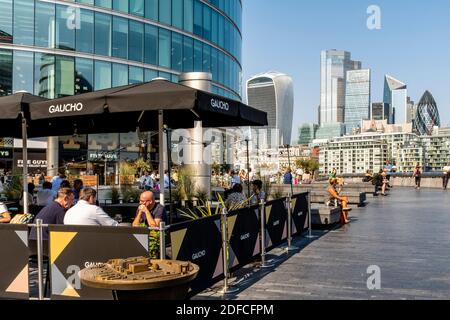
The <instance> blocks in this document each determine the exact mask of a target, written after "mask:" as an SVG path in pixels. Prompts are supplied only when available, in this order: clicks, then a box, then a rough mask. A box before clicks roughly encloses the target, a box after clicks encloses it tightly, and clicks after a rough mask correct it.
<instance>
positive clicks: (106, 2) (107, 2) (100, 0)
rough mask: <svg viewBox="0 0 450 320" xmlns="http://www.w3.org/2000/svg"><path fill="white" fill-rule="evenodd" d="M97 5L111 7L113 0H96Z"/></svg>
mask: <svg viewBox="0 0 450 320" xmlns="http://www.w3.org/2000/svg"><path fill="white" fill-rule="evenodd" d="M95 5H96V6H98V7H104V8H108V9H111V8H112V1H111V0H95Z"/></svg>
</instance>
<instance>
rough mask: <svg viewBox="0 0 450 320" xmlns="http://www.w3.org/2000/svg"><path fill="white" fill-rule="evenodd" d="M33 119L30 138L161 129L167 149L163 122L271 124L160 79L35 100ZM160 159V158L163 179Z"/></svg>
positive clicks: (235, 104)
mask: <svg viewBox="0 0 450 320" xmlns="http://www.w3.org/2000/svg"><path fill="white" fill-rule="evenodd" d="M30 118H31V124H30V129H29V135H30V136H32V137H40V136H59V135H72V134H74V133H78V134H89V133H108V132H133V131H136V130H140V131H142V132H145V131H158V132H159V134H160V148H165V146H164V145H163V143H162V138H161V137H162V136H163V132H164V128H163V126H164V125H166V126H167V127H168V128H170V129H180V128H186V129H187V128H193V127H194V124H195V121H202V126H203V127H205V128H215V127H239V126H266V125H267V124H268V122H267V114H266V113H265V112H262V111H259V110H256V109H254V108H251V107H249V106H247V105H245V104H243V103H242V102H240V101H236V100H231V99H227V98H224V97H221V96H218V95H214V94H211V93H208V92H204V91H201V90H197V89H194V88H191V87H187V86H184V85H181V84H176V83H172V82H169V81H167V80H160V79H155V80H153V81H150V82H147V83H141V84H133V85H129V86H124V87H118V88H113V89H107V90H102V91H97V92H92V93H86V94H82V95H78V96H72V97H65V98H60V99H55V100H51V101H46V102H37V103H33V104H31V105H30ZM162 152H163V149H160V153H161V154H162ZM162 161H163V160H162V157H160V176H161V179H162V177H163V175H164V172H163V171H162V168H163V166H164V165H163V163H162Z"/></svg>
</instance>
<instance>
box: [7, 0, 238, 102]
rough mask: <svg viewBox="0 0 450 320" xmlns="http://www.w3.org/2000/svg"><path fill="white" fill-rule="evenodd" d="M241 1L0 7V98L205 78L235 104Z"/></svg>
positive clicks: (19, 2) (26, 2)
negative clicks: (194, 75)
mask: <svg viewBox="0 0 450 320" xmlns="http://www.w3.org/2000/svg"><path fill="white" fill-rule="evenodd" d="M241 15H242V4H241V1H240V0H209V1H206V0H129V1H125V0H77V1H61V0H45V1H40V0H0V72H1V75H0V95H8V94H11V93H14V92H17V91H19V90H26V91H28V92H34V94H38V95H41V96H45V97H48V98H56V97H61V96H67V95H73V94H80V93H84V92H89V91H93V90H100V89H104V88H109V87H114V86H120V85H124V84H129V83H137V82H143V81H149V80H151V79H153V78H155V77H158V76H159V77H164V78H167V79H169V80H171V81H174V82H177V81H178V76H179V74H180V73H182V72H193V71H195V72H197V71H203V72H211V73H212V75H213V90H214V92H215V93H217V94H220V95H223V96H226V97H229V98H232V99H241V81H242V80H241V74H242V68H241V44H242V36H241V31H240V30H241V23H242V17H241Z"/></svg>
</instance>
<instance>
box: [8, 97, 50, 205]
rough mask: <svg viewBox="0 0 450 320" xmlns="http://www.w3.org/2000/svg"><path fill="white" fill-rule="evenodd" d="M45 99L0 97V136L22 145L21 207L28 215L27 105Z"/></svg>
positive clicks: (44, 99)
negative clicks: (19, 140) (17, 139)
mask: <svg viewBox="0 0 450 320" xmlns="http://www.w3.org/2000/svg"><path fill="white" fill-rule="evenodd" d="M46 100H47V99H46V98H42V97H38V96H34V95H32V94H29V93H27V92H18V93H16V94H13V95H9V96H5V97H0V110H1V113H0V136H1V137H11V138H21V139H22V143H23V148H22V149H23V207H24V213H28V195H27V192H28V191H27V186H28V181H27V180H28V179H27V177H28V152H27V139H28V137H27V123H28V119H29V105H30V104H31V103H34V102H40V101H41V102H42V101H46Z"/></svg>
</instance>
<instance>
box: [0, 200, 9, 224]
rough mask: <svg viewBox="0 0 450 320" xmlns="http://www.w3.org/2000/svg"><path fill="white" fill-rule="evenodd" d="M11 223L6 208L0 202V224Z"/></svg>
mask: <svg viewBox="0 0 450 320" xmlns="http://www.w3.org/2000/svg"><path fill="white" fill-rule="evenodd" d="M10 221H11V214H10V213H9V210H8V207H6V206H5V205H4V204H3V202H0V223H9V222H10Z"/></svg>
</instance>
